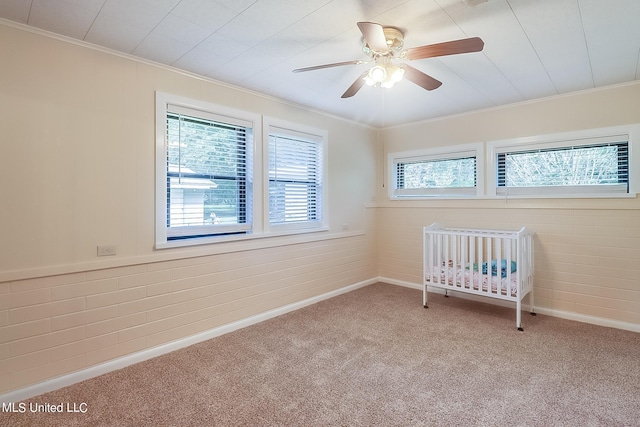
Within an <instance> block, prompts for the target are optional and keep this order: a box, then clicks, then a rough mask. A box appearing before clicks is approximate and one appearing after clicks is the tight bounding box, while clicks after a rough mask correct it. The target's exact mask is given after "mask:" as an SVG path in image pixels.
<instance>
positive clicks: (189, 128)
mask: <svg viewBox="0 0 640 427" xmlns="http://www.w3.org/2000/svg"><path fill="white" fill-rule="evenodd" d="M166 120H167V122H166V123H167V127H166V177H167V178H166V190H167V191H166V201H167V215H166V226H167V240H175V239H185V238H194V237H204V236H210V235H226V234H239V233H240V234H242V233H246V232H248V231H249V230H250V229H251V203H250V200H251V197H249V195H250V192H251V176H250V175H251V158H250V156H251V150H250V149H248V147H251V139H252V127H251V123H250V122H246V121H243V120H241V119H234V118H229V117H224V116H218V115H215V114H212V113H209V112H205V111H199V110H194V109H189V108H185V107H182V106H177V105H168V106H167V114H166Z"/></svg>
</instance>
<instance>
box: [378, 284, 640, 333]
mask: <svg viewBox="0 0 640 427" xmlns="http://www.w3.org/2000/svg"><path fill="white" fill-rule="evenodd" d="M378 281H380V282H384V283H389V284H390V285H397V286H404V287H407V288H413V289H419V290H422V284H420V283H412V282H406V281H403V280H395V279H390V278H388V277H378ZM428 290H429V292H433V293H437V294H444V290H443V289H440V288H431V287H429V288H428ZM451 295H452V296H456V297H458V298H465V299H469V300H473V301H479V302H485V303H487V304H494V305H499V306H502V307H513V306H514V303H512V302H509V301H503V300H499V299H494V298H488V297H483V296H480V295H471V294H467V293H464V292H455V291H453V292H451ZM420 303H422V301H420ZM534 308H535V310H534V311H535V312H536V313H540V314H544V315H546V316H553V317H558V318H560V319H567V320H575V321H576V322H582V323H589V324H592V325H597V326H605V327H608V328H615V329H623V330H625V331H631V332H640V324H636V323H628V322H621V321H619V320H612V319H606V318H603V317H596V316H589V315H586V314H580V313H572V312H569V311H561V310H554V309H551V308H544V307H538V306H535V307H534ZM522 309H523V310H525V311H530V306H529V305H526V304H522Z"/></svg>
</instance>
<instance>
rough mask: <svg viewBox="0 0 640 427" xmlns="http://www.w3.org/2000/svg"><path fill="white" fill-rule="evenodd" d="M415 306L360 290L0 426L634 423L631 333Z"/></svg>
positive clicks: (400, 297)
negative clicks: (518, 321)
mask: <svg viewBox="0 0 640 427" xmlns="http://www.w3.org/2000/svg"><path fill="white" fill-rule="evenodd" d="M421 298H422V297H421V293H420V291H418V290H415V289H409V288H403V287H399V286H393V285H388V284H384V283H378V284H374V285H370V286H367V287H364V288H361V289H358V290H356V291H353V292H350V293H347V294H344V295H340V296H338V297H335V298H332V299H329V300H326V301H323V302H320V303H317V304H314V305H312V306H309V307H306V308H303V309H300V310H297V311H295V312H292V313H288V314H285V315H282V316H279V317H277V318H274V319H271V320H268V321H265V322H262V323H260V324H257V325H253V326H250V327H247V328H244V329H242V330H238V331H235V332H232V333H229V334H226V335H223V336H220V337H218V338H214V339H211V340H208V341H206V342H202V343H200V344H196V345H193V346H191V347H188V348H185V349H182V350H178V351H175V352H173V353H170V354H166V355H164V356H160V357H157V358H154V359H151V360H148V361H146V362H142V363H139V364H136V365H132V366H129V367H127V368H124V369H121V370H118V371H114V372H111V373H108V374H105V375H102V376H100V377H96V378H93V379H90V380H87V381H84V382H81V383H78V384H75V385H72V386H69V387H65V388H62V389H60V390H56V391H53V392H50V393H47V394H45V395H41V396H37V397H34V398H32V399H29V400H27V401H25V402H21V403H22V404H23V405H24V407H25V408H26V411H25V412H24V413H7V412H4V413H0V425H3V426H31V425H34V426H35V425H37V426H93V425H96V426H146V425H150V426H151V425H152V426H205V425H206V426H556V425H557V426H638V425H640V334H638V333H634V332H629V331H622V330H617V329H611V328H605V327H599V326H594V325H589V324H584V323H579V322H573V321H568V320H563V319H558V318H553V317H549V316H543V315H538V316H535V317H534V316H529V315H528V314H527V313H523V326H524V332H518V331H517V330H516V327H515V313H514V309H513V308H505V307H498V306H495V305H492V304H486V303H482V302H474V301H469V300H465V299H462V298H455V297H450V298H445V297H444V296H443V295H439V294H434V295H432V296H430V301H429V308H428V309H425V308H423V307H422V299H421ZM61 403H62V404H64V405H65V412H62V413H57V412H55V413H54V412H42V411H40V412H38V411H36V412H31V411H30V409H29V407H30V406H33V405H38V404H41V405H46V404H50V405H59V404H61ZM83 403H84V406H81V405H82V404H83ZM67 405H71V406H70V407H71V408H72V409H73V408H76V409H83V410H84V411H83V412H66V406H67Z"/></svg>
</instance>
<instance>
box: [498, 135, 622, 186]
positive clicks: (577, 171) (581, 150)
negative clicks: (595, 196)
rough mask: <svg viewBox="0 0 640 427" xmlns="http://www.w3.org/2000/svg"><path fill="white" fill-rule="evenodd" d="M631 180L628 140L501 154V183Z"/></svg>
mask: <svg viewBox="0 0 640 427" xmlns="http://www.w3.org/2000/svg"><path fill="white" fill-rule="evenodd" d="M627 182H628V152H627V143H620V144H611V145H600V146H582V147H566V148H561V149H552V150H537V151H527V152H510V153H503V154H499V155H498V186H502V187H505V186H506V187H547V186H586V185H590V186H594V185H595V186H598V185H609V184H621V183H627Z"/></svg>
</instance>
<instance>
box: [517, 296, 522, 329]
mask: <svg viewBox="0 0 640 427" xmlns="http://www.w3.org/2000/svg"><path fill="white" fill-rule="evenodd" d="M516 328H518V330H519V331H520V332H522V331H524V329H522V301H520V299H518V301H516Z"/></svg>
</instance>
